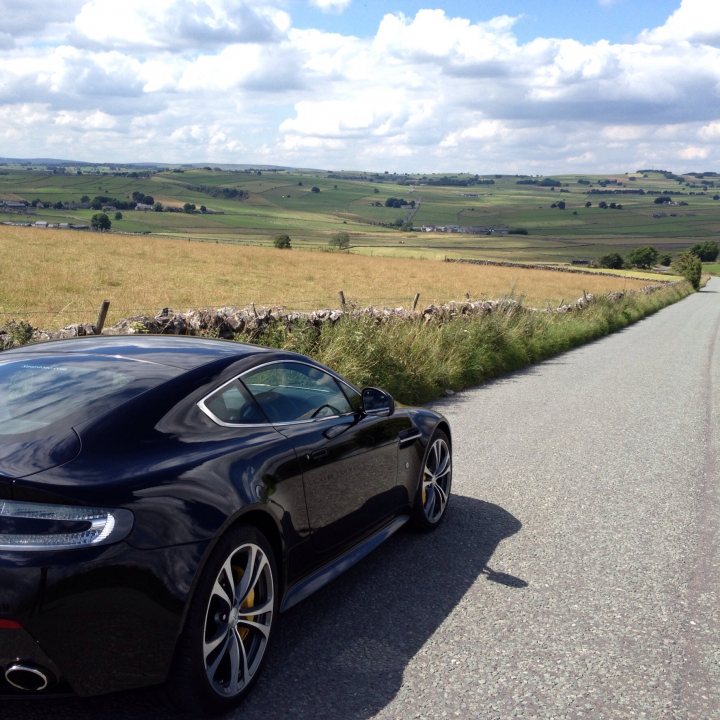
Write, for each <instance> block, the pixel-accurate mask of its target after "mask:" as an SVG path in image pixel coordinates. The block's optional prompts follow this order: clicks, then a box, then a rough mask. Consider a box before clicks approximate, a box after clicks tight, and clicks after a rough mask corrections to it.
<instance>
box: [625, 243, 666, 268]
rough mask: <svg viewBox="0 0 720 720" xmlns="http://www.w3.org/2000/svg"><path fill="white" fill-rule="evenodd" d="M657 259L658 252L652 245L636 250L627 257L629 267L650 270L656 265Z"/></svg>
mask: <svg viewBox="0 0 720 720" xmlns="http://www.w3.org/2000/svg"><path fill="white" fill-rule="evenodd" d="M657 259H658V251H657V250H656V249H655V248H654V247H652V246H650V245H645V246H643V247H639V248H634V249H633V250H631V251H630V252H629V253H628V255H627V263H628V265H632V266H633V267H640V268H649V267H651V266H653V265H655V263H656V262H657Z"/></svg>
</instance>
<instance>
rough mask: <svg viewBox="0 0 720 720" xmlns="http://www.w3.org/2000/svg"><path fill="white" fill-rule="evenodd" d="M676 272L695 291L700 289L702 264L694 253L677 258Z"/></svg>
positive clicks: (687, 253)
mask: <svg viewBox="0 0 720 720" xmlns="http://www.w3.org/2000/svg"><path fill="white" fill-rule="evenodd" d="M674 267H675V271H676V272H677V273H678V275H682V276H683V277H684V278H685V279H686V280H687V281H688V282H689V283H690V284H691V285H692V286H693V288H695V290H699V289H700V279H701V277H702V263H701V262H700V258H699V257H698V256H697V255H695V254H694V253H692V252H684V253H682V254H681V255H678V257H676V258H675V263H674Z"/></svg>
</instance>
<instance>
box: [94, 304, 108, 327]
mask: <svg viewBox="0 0 720 720" xmlns="http://www.w3.org/2000/svg"><path fill="white" fill-rule="evenodd" d="M109 307H110V301H109V300H103V302H102V305H101V306H100V311H99V312H98V316H97V322H96V323H95V334H96V335H100V333H102V330H103V327H104V326H105V318H106V317H107V314H108V308H109Z"/></svg>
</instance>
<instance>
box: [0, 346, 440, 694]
mask: <svg viewBox="0 0 720 720" xmlns="http://www.w3.org/2000/svg"><path fill="white" fill-rule="evenodd" d="M63 353H67V354H68V355H69V356H79V355H90V356H91V355H93V354H94V353H97V354H99V355H102V356H104V357H106V358H113V357H116V356H117V357H119V358H121V359H123V361H127V360H132V361H134V362H137V363H148V364H156V365H157V364H159V365H164V366H167V367H171V368H176V369H178V371H177V372H175V371H172V372H169V373H167V377H165V378H164V379H163V381H162V382H157V383H155V384H152V385H151V386H149V387H147V388H146V389H144V391H143V392H141V393H140V394H137V395H135V396H133V397H131V398H129V399H127V400H123V402H121V403H119V404H118V405H117V406H116V407H110V408H105V409H104V411H103V412H101V413H98V412H93V413H92V414H88V416H87V417H82V413H76V414H74V415H73V423H72V425H71V426H68V425H65V424H62V423H60V424H58V423H56V424H55V425H52V426H50V427H48V428H47V430H46V432H44V433H39V435H38V437H36V438H35V439H34V440H33V438H32V437H31V436H30V435H28V436H27V437H22V438H19V439H17V438H16V439H15V440H16V442H15V445H13V442H10V441H9V440H8V436H1V437H0V503H2V501H3V499H4V500H14V501H28V502H36V503H51V504H62V505H70V506H90V507H107V508H123V509H127V510H129V511H130V512H132V514H133V517H134V524H133V527H132V530H131V531H130V532H129V534H128V535H127V537H125V538H124V539H123V540H122V541H121V542H117V543H115V544H111V545H106V546H98V547H82V548H72V549H67V550H57V551H43V552H29V551H21V550H18V551H12V552H10V551H0V620H1V619H3V618H8V619H11V620H13V621H17V622H18V623H19V625H20V628H18V629H12V630H8V629H2V626H0V671H1V670H2V669H3V668H5V667H7V666H8V664H9V663H11V662H13V661H15V660H17V659H19V658H18V656H19V655H20V654H21V653H20V652H19V651H18V650H17V648H18V647H23V648H25V650H24V651H23V652H26V653H29V650H28V648H30V647H32V648H34V650H33V652H32V653H29V654H30V656H29V657H25V659H26V660H32V661H34V662H36V663H38V664H40V665H42V666H43V667H45V668H49V671H50V673H51V674H53V675H55V676H56V680H58V681H59V683H60V684H59V685H57V684H56V685H55V686H54V687H53V688H52V689H50V688H49V689H48V692H50V691H51V690H53V691H54V690H57V689H58V688H60V689H62V688H68V689H70V690H71V691H72V692H75V693H77V694H79V695H94V694H100V693H105V692H112V691H115V690H122V689H129V688H134V687H139V686H142V685H147V684H154V683H160V682H162V681H163V680H164V679H165V675H166V673H167V672H168V669H169V667H170V665H171V661H172V658H173V655H174V652H175V647H176V644H177V642H178V638H179V636H180V634H181V633H182V631H183V626H184V623H185V618H186V615H187V612H188V607H189V604H190V601H191V599H192V597H193V593H194V591H195V588H196V585H197V583H198V579H199V577H200V576H201V574H202V570H203V568H204V566H205V563H206V561H207V559H208V558H209V557H210V555H211V553H212V551H213V548H214V547H215V545H216V543H217V542H218V541H219V539H220V538H221V537H223V536H224V534H225V533H226V532H227V531H228V530H229V528H231V527H233V526H234V525H236V524H237V523H243V522H245V523H250V524H253V525H255V526H257V527H259V528H260V529H261V530H262V532H263V533H264V534H265V535H266V536H267V537H268V540H269V541H270V542H271V544H272V546H273V548H274V551H275V555H276V556H277V561H278V569H279V581H280V588H279V592H280V604H281V607H283V608H287V607H290V606H291V605H293V604H295V603H296V602H299V601H300V600H301V599H302V598H304V597H306V596H307V595H308V594H309V593H310V592H313V591H315V590H316V589H317V588H318V587H320V586H321V585H322V584H324V583H326V582H328V581H329V580H331V579H332V578H334V577H336V576H337V575H338V574H339V573H341V572H343V571H344V570H345V569H346V568H347V567H349V565H351V564H353V563H355V562H357V561H358V560H359V559H360V558H361V557H363V556H364V555H365V554H367V552H370V551H371V550H372V549H373V548H374V547H376V546H377V544H379V543H380V542H382V540H384V539H386V538H387V537H388V536H389V535H390V534H391V533H392V532H394V531H395V530H397V528H398V527H400V526H401V525H402V524H403V523H404V522H405V521H406V520H407V519H408V515H409V512H410V509H411V507H412V504H413V502H414V499H415V496H416V492H417V485H418V478H419V476H420V470H421V467H422V462H423V457H424V454H425V450H426V448H427V445H428V443H429V440H430V438H431V437H432V434H433V432H434V431H435V428H436V427H438V425H442V426H443V427H444V428H446V429H447V432H448V433H449V428H447V424H446V421H445V420H444V419H443V418H442V416H440V415H438V414H437V413H434V412H432V411H430V410H423V409H413V408H404V407H402V406H401V405H397V406H396V407H395V410H394V412H392V414H390V415H383V414H377V415H375V414H365V413H363V412H361V411H359V410H358V411H354V412H352V413H346V414H343V415H338V416H334V417H327V418H316V419H310V420H308V421H307V422H299V423H288V424H282V423H276V424H275V425H273V424H272V423H270V422H267V423H256V424H253V425H233V426H224V425H221V424H218V423H217V422H214V421H213V420H212V419H211V418H210V417H208V415H207V413H205V412H203V410H202V408H201V401H202V399H203V398H204V397H207V396H208V395H209V394H210V393H212V392H214V390H215V389H217V388H219V387H221V386H222V385H223V384H224V383H227V382H228V381H230V380H232V379H233V378H242V375H243V373H244V372H246V371H247V370H248V369H250V368H252V367H255V366H257V365H260V364H262V363H272V362H275V361H278V360H284V361H295V362H297V361H300V362H303V363H306V364H307V363H309V364H312V365H313V366H314V367H317V368H319V369H321V370H323V371H324V372H327V373H329V374H331V375H332V376H333V377H335V378H336V379H337V380H338V381H339V382H340V383H346V382H347V381H344V380H343V379H342V378H340V377H339V376H337V375H336V374H335V373H333V372H332V371H331V370H329V369H327V368H324V367H323V366H321V365H319V364H317V363H313V361H310V360H308V359H307V358H305V357H303V356H299V355H297V354H295V353H289V352H284V351H277V350H271V349H267V348H256V347H254V346H248V345H241V344H238V343H231V342H222V341H208V340H199V339H192V338H165V337H142V338H104V337H101V338H88V339H80V340H72V341H58V342H51V343H46V344H43V345H36V346H30V347H28V348H23V349H21V351H12V350H11V351H5V352H3V353H0V363H2V362H3V361H5V360H6V359H7V360H9V359H11V358H18V357H22V358H23V359H28V358H30V359H32V358H35V359H37V358H42V357H44V356H47V357H49V356H51V355H54V356H57V355H58V354H63ZM348 387H350V386H349V385H348ZM351 392H357V393H358V394H359V391H357V390H356V389H352V391H351ZM1 521H2V518H1V517H0V533H1V532H2V524H1ZM6 532H7V530H6ZM139 629H140V631H139ZM19 638H20V639H19ZM28 638H31V640H32V643H34V645H32V646H30V645H28V642H27V641H28ZM6 692H12V690H11V688H10V687H9V686H8V685H7V684H6V683H4V681H3V680H2V677H1V672H0V694H3V693H6Z"/></svg>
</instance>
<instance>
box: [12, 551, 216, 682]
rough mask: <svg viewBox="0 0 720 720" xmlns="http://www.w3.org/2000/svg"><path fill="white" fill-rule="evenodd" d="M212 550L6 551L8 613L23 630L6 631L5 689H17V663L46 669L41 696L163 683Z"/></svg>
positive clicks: (13, 628)
mask: <svg viewBox="0 0 720 720" xmlns="http://www.w3.org/2000/svg"><path fill="white" fill-rule="evenodd" d="M204 548H205V543H199V544H192V545H183V546H178V547H172V548H164V549H161V550H147V551H140V550H136V549H134V548H132V547H130V546H128V545H126V544H124V543H119V544H117V545H111V546H107V547H103V548H92V549H87V550H86V549H82V550H79V549H76V550H71V551H63V552H56V553H47V554H46V553H43V554H42V557H38V555H39V553H1V554H0V618H6V619H11V620H13V621H17V623H18V624H19V625H20V627H19V628H18V627H13V626H12V624H11V627H9V628H8V627H4V628H3V627H0V676H3V677H2V679H0V694H7V695H11V694H17V693H18V691H17V690H15V689H14V688H13V687H12V686H11V685H9V683H7V681H6V680H5V679H4V674H5V671H6V669H7V668H8V667H9V666H10V665H12V664H13V663H17V662H18V661H21V662H26V663H28V664H33V665H37V666H39V667H41V668H43V669H44V670H47V672H48V674H49V675H50V676H51V677H52V681H53V682H52V684H50V685H49V686H48V688H47V689H46V690H43V691H42V693H53V694H55V693H58V692H63V691H64V690H65V691H70V692H73V693H76V694H77V695H81V696H88V695H99V694H103V693H108V692H114V691H118V690H126V689H130V688H136V687H142V686H146V685H154V684H158V683H162V682H163V681H164V680H165V678H166V676H167V673H168V670H169V668H170V664H171V661H172V656H173V653H174V650H175V644H176V641H177V638H178V635H179V633H180V631H181V629H182V623H183V618H184V613H185V608H186V605H187V602H188V598H189V597H190V593H191V590H192V586H193V581H194V577H195V574H196V572H197V568H198V566H199V564H200V560H201V557H202V553H203V551H204ZM6 624H7V623H6Z"/></svg>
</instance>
